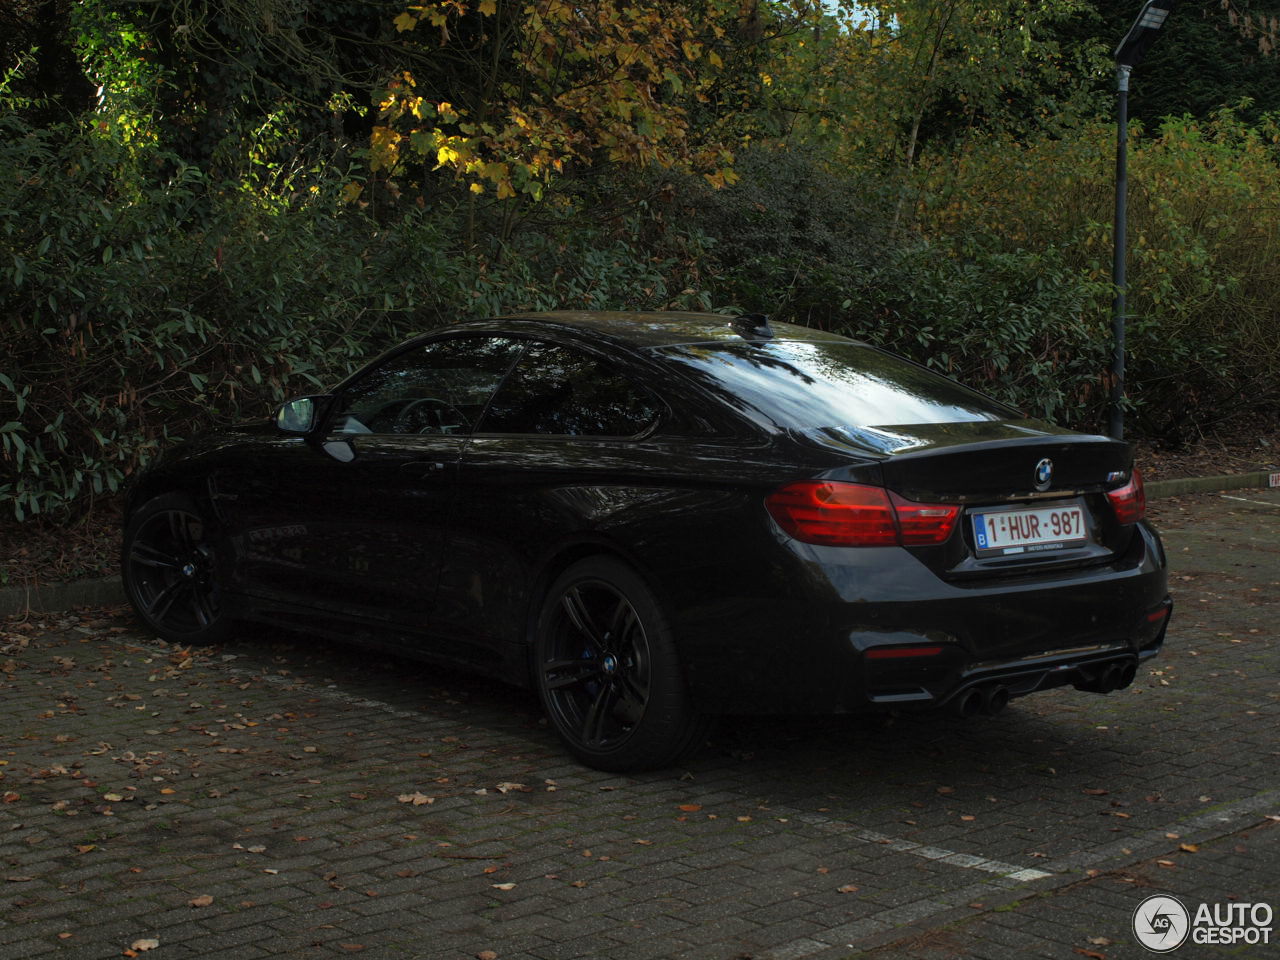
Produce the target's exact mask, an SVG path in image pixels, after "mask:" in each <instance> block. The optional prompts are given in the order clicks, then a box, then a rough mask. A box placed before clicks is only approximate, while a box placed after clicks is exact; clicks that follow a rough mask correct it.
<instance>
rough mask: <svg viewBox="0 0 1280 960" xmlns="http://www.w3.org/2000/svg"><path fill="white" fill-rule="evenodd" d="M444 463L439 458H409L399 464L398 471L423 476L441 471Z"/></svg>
mask: <svg viewBox="0 0 1280 960" xmlns="http://www.w3.org/2000/svg"><path fill="white" fill-rule="evenodd" d="M445 466H446V464H444V463H443V462H441V461H439V460H410V461H409V462H408V463H402V464H401V465H400V472H401V473H406V474H409V475H411V476H414V477H425V476H429V475H430V474H433V473H442V472H443V471H444V468H445Z"/></svg>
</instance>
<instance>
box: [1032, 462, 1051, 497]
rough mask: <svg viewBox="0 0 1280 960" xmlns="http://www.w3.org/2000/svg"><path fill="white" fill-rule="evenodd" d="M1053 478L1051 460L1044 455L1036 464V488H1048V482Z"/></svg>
mask: <svg viewBox="0 0 1280 960" xmlns="http://www.w3.org/2000/svg"><path fill="white" fill-rule="evenodd" d="M1052 480H1053V461H1052V460H1050V459H1049V458H1048V457H1045V458H1044V459H1043V460H1041V461H1040V462H1039V463H1037V464H1036V489H1037V490H1048V489H1049V483H1050V481H1052Z"/></svg>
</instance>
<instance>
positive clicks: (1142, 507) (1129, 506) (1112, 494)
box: [1107, 467, 1147, 523]
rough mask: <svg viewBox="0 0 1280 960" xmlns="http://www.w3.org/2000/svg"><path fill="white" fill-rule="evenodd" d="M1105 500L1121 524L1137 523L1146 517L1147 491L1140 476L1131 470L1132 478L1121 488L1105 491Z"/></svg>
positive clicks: (1135, 468)
mask: <svg viewBox="0 0 1280 960" xmlns="http://www.w3.org/2000/svg"><path fill="white" fill-rule="evenodd" d="M1107 499H1108V500H1110V501H1111V508H1112V509H1113V510H1115V512H1116V519H1117V520H1119V521H1120V522H1121V523H1137V522H1138V521H1139V520H1141V519H1142V518H1143V517H1145V516H1146V515H1147V491H1146V488H1145V487H1143V485H1142V474H1141V473H1139V472H1138V468H1137V467H1134V468H1133V476H1131V477H1130V478H1129V482H1128V483H1126V484H1125V485H1124V486H1123V487H1117V488H1116V489H1114V490H1108V491H1107Z"/></svg>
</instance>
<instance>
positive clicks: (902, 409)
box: [656, 340, 1022, 431]
mask: <svg viewBox="0 0 1280 960" xmlns="http://www.w3.org/2000/svg"><path fill="white" fill-rule="evenodd" d="M656 352H658V353H659V354H661V355H662V356H664V357H665V358H667V359H669V360H672V361H674V362H675V363H676V365H677V366H679V367H681V368H682V369H683V370H684V372H685V373H686V374H688V375H689V376H691V377H692V378H693V379H695V380H697V381H698V382H700V383H702V384H703V385H705V386H708V387H710V388H711V389H713V390H715V392H716V393H718V394H721V395H722V396H725V399H726V400H727V401H728V402H729V403H731V404H732V405H734V406H735V407H737V408H738V409H740V410H741V411H742V412H743V413H746V414H747V415H748V416H752V417H753V419H754V418H756V417H758V416H760V415H763V416H764V417H766V418H768V419H769V420H771V421H772V422H773V423H775V424H777V425H778V426H781V427H785V428H789V429H793V430H801V431H811V430H815V429H823V428H837V429H841V430H846V431H850V430H851V431H859V430H864V429H866V428H870V427H888V426H905V425H908V424H923V423H964V422H972V421H993V420H1001V421H1007V420H1010V419H1020V418H1021V417H1022V414H1021V413H1019V412H1018V411H1017V410H1014V409H1013V408H1011V407H1007V406H1005V405H1004V404H1002V403H999V402H998V401H996V400H992V399H991V398H990V397H985V396H983V395H982V394H980V393H978V392H977V391H975V390H970V389H969V388H968V387H964V386H962V385H960V384H958V383H956V382H955V381H953V380H948V379H947V378H946V377H944V376H941V375H940V374H937V373H934V372H932V371H930V370H927V369H925V368H924V367H920V366H917V365H916V364H914V363H911V362H909V361H907V360H903V359H901V358H899V357H895V356H893V355H892V354H889V353H885V352H884V351H882V350H878V349H876V348H875V347H870V346H866V345H865V344H859V343H852V342H848V341H827V342H812V341H799V340H771V341H766V342H763V343H751V344H748V343H728V344H725V343H695V344H681V345H679V346H674V347H663V348H659V349H658V350H657V351H656Z"/></svg>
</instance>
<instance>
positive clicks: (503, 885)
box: [489, 883, 516, 890]
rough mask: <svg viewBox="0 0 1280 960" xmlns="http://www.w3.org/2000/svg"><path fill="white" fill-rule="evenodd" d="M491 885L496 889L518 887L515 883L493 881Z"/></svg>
mask: <svg viewBox="0 0 1280 960" xmlns="http://www.w3.org/2000/svg"><path fill="white" fill-rule="evenodd" d="M489 886H491V887H493V889H495V890H514V889H515V888H516V885H515V884H514V883H491V884H489Z"/></svg>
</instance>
